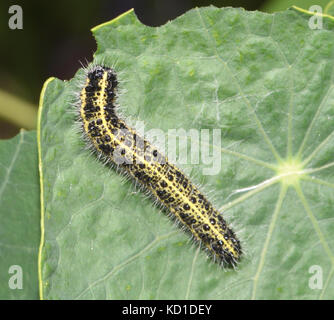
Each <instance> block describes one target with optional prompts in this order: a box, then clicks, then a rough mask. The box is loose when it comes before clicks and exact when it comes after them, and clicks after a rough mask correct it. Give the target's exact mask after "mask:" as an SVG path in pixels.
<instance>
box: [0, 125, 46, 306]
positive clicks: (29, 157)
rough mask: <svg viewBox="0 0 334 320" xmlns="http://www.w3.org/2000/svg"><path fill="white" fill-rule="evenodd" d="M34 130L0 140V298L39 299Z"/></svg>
mask: <svg viewBox="0 0 334 320" xmlns="http://www.w3.org/2000/svg"><path fill="white" fill-rule="evenodd" d="M37 164H38V161H37V143H36V131H31V132H26V131H21V132H20V133H19V134H18V135H17V136H16V137H14V138H12V139H10V140H1V141H0V221H1V223H0V299H6V300H7V299H38V277H37V256H38V246H39V240H40V237H39V236H40V203H39V177H38V165H37Z"/></svg>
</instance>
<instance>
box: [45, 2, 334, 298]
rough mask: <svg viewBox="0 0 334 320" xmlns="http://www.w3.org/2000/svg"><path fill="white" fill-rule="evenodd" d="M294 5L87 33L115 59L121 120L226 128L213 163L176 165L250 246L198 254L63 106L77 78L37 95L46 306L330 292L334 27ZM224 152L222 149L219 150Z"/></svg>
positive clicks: (214, 11) (207, 12) (104, 55)
mask: <svg viewBox="0 0 334 320" xmlns="http://www.w3.org/2000/svg"><path fill="white" fill-rule="evenodd" d="M310 17H311V16H310V15H307V14H305V13H303V12H299V11H297V10H287V11H285V12H282V13H276V14H265V13H261V12H248V11H245V10H242V9H233V8H223V9H218V8H215V7H208V8H201V9H194V10H191V11H189V12H187V13H186V14H184V15H182V16H180V17H179V18H177V19H175V20H174V21H171V22H169V23H167V24H165V25H163V26H161V27H157V28H152V27H148V26H145V25H143V24H142V23H140V22H139V21H138V19H137V17H136V16H135V14H134V12H133V11H130V12H127V13H126V14H124V15H122V16H120V17H119V18H117V19H115V20H113V21H111V22H108V23H105V24H103V25H101V26H98V27H96V28H94V29H93V34H94V36H95V38H96V40H97V44H98V50H97V52H96V54H95V58H94V63H102V62H103V64H105V65H108V66H115V69H116V71H117V72H118V73H119V76H120V79H121V80H122V81H121V87H122V89H125V90H124V91H123V92H122V94H121V96H120V97H119V104H120V106H121V107H120V108H121V112H122V115H123V116H124V117H125V118H126V120H127V121H129V122H130V123H131V124H134V123H135V122H136V121H143V122H144V123H145V132H147V131H148V130H150V129H154V128H156V129H161V130H164V132H165V134H166V137H167V135H168V130H170V129H180V128H182V129H184V130H185V131H186V132H189V130H190V129H196V130H201V129H210V132H211V135H212V132H213V129H219V130H220V133H221V143H220V144H214V145H212V144H213V141H214V140H212V139H210V141H208V143H210V144H211V147H212V150H211V152H213V154H215V156H216V158H215V159H216V160H217V154H218V155H219V157H218V159H219V165H220V170H218V172H217V173H216V174H214V175H204V174H203V169H205V168H208V167H210V166H212V164H205V163H204V162H203V161H202V160H201V159H200V163H199V164H185V165H180V167H181V168H182V169H184V170H186V171H187V172H188V173H191V174H192V175H191V176H192V177H194V180H195V181H196V182H198V183H199V184H200V185H201V187H200V188H201V190H203V192H204V193H206V194H209V195H211V199H212V200H213V203H214V204H215V205H216V206H217V207H218V208H221V210H222V212H223V215H224V216H225V217H226V219H227V221H229V222H230V223H232V226H233V228H234V230H235V231H236V232H237V233H238V234H239V237H240V239H241V241H242V246H243V249H244V254H243V257H242V259H241V261H240V263H239V264H238V267H237V268H236V269H233V268H225V269H224V268H221V267H219V266H218V265H217V264H215V263H213V262H212V261H211V260H210V259H207V257H206V254H205V252H203V251H201V250H198V249H197V247H196V246H194V245H192V242H191V241H190V240H189V239H190V237H189V235H187V234H185V233H183V232H182V231H181V230H180V229H178V228H177V227H176V226H175V225H174V224H173V222H171V220H170V219H169V218H168V217H167V216H166V214H164V213H163V212H161V210H160V209H159V208H157V207H155V206H154V205H153V202H152V200H151V199H150V198H147V197H145V196H144V195H143V193H142V192H141V191H140V190H138V189H136V188H135V187H134V185H133V183H132V182H131V181H125V180H124V177H122V176H121V175H120V174H118V173H117V172H116V171H114V170H112V169H110V168H109V167H107V166H105V165H103V164H102V163H101V162H99V161H98V160H97V159H96V158H95V156H94V155H92V154H91V153H90V152H89V151H87V149H85V144H84V142H83V141H82V138H81V135H80V133H78V130H77V128H78V124H76V123H75V122H76V116H75V113H74V112H73V107H72V106H71V101H72V100H73V96H74V94H75V93H78V83H80V81H82V80H80V79H82V77H83V75H84V71H83V70H79V71H78V73H77V74H76V75H75V76H74V78H73V79H72V80H70V81H68V82H63V81H60V80H58V79H50V80H49V81H48V82H47V83H46V85H45V88H44V89H45V90H43V93H42V99H41V102H42V104H41V110H40V112H41V113H40V131H39V135H40V145H39V147H40V148H41V163H40V166H41V169H42V171H41V172H42V181H43V185H42V186H41V188H42V191H43V203H44V204H43V207H42V216H43V219H44V222H43V230H42V231H43V233H44V239H43V250H42V255H41V263H40V265H39V267H40V270H41V276H42V277H41V278H42V279H41V280H42V282H41V284H40V285H41V292H42V297H43V298H45V299H249V298H254V299H313V298H321V299H328V298H332V297H333V294H334V279H333V274H334V254H333V250H334V247H333V245H334V243H333V240H334V236H333V234H334V219H333V217H334V212H333V205H334V197H333V195H334V162H333V161H334V108H333V106H334V86H333V68H334V29H333V28H334V20H333V19H331V18H330V17H325V18H324V21H323V29H321V30H312V29H310V28H309V25H308V21H309V19H310ZM217 150H218V152H217Z"/></svg>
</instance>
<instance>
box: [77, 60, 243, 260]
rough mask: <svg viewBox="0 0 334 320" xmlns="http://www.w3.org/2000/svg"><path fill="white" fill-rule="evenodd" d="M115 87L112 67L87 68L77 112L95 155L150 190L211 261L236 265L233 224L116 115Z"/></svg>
mask: <svg viewBox="0 0 334 320" xmlns="http://www.w3.org/2000/svg"><path fill="white" fill-rule="evenodd" d="M117 92H118V79H117V75H116V72H115V70H114V69H113V68H110V67H106V66H102V65H95V66H94V67H92V68H89V69H88V70H87V73H86V78H85V81H84V84H83V86H82V88H81V91H80V94H79V95H80V98H79V112H78V117H79V122H80V125H81V127H82V132H83V136H84V138H85V140H86V141H87V142H88V144H89V145H90V146H91V147H92V148H93V150H94V152H95V153H96V154H97V155H98V156H99V157H101V158H103V159H105V160H106V161H107V162H110V163H112V164H115V165H116V166H117V168H120V169H121V171H122V172H124V173H126V174H128V175H129V176H130V177H132V178H133V179H134V180H135V181H136V182H138V183H139V185H141V186H143V187H144V188H145V189H146V190H148V191H149V192H150V194H151V195H152V196H153V197H154V198H155V199H156V201H157V202H158V203H159V204H161V205H162V207H164V208H165V209H166V210H168V211H169V212H170V214H171V215H172V216H173V217H174V218H175V219H176V220H177V221H178V222H179V223H180V224H181V225H182V226H183V227H184V229H186V230H188V231H190V232H191V234H192V235H193V237H194V239H195V240H197V241H198V242H200V244H204V248H206V249H207V251H208V253H209V255H211V256H213V257H214V260H215V261H219V262H220V263H221V264H222V265H223V264H227V265H232V266H235V265H236V263H237V262H238V260H239V258H240V255H241V253H242V250H241V245H240V241H239V240H238V239H237V237H236V235H235V233H234V232H233V230H232V229H231V228H230V227H229V226H228V224H227V223H226V221H225V220H224V218H223V217H222V215H221V214H220V213H219V212H218V210H217V209H215V208H214V207H213V206H212V204H211V203H210V202H209V201H208V199H207V198H206V197H205V196H204V195H203V194H202V193H201V192H200V191H199V190H198V188H197V187H196V186H195V185H194V184H193V183H192V182H191V181H190V179H189V178H188V177H187V176H186V175H185V174H184V173H183V172H182V171H181V170H180V169H179V168H177V167H176V166H175V165H174V164H172V163H170V162H169V161H168V159H167V157H166V156H164V155H163V154H162V153H160V152H159V151H158V150H157V148H156V147H154V146H153V145H151V143H150V142H149V141H147V140H146V139H144V138H143V137H141V136H139V135H138V134H137V133H136V132H135V130H134V129H133V128H130V127H129V126H128V125H127V124H126V122H125V121H124V120H123V119H121V118H120V117H119V116H118V113H117V102H116V100H117Z"/></svg>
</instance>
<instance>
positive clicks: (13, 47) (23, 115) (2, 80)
mask: <svg viewBox="0 0 334 320" xmlns="http://www.w3.org/2000/svg"><path fill="white" fill-rule="evenodd" d="M328 2H329V0H318V1H314V0H211V1H209V0H208V1H206V0H168V1H167V0H165V1H163V0H137V1H136V0H100V1H97V0H95V1H94V0H89V1H77V0H58V1H41V0H29V1H27V0H26V1H22V0H21V1H20V0H15V1H7V0H1V2H0V39H1V45H0V46H1V50H0V139H5V138H10V137H12V136H14V135H16V134H17V133H18V131H19V130H20V128H21V127H23V128H25V129H34V128H35V126H36V114H37V106H38V99H39V94H40V91H41V88H42V85H43V82H44V81H45V80H46V79H47V78H48V77H50V76H55V77H57V78H60V79H62V80H66V79H70V78H72V77H73V75H74V73H75V72H76V70H77V69H78V68H80V67H81V65H80V62H83V63H86V61H91V60H92V56H93V53H94V51H95V50H96V43H95V40H94V38H93V36H92V34H91V32H90V29H91V28H92V27H94V26H96V25H98V24H100V23H103V22H106V21H109V20H111V19H113V18H115V17H117V16H118V15H119V14H121V13H123V12H125V11H127V10H129V9H131V8H134V9H135V13H136V15H137V16H138V18H139V20H140V21H141V22H142V23H144V24H146V25H150V26H158V25H161V24H164V23H165V22H167V21H168V20H171V19H174V18H175V17H177V16H179V15H181V14H183V13H184V12H186V11H187V10H189V9H191V8H194V7H201V6H207V5H210V4H212V5H215V6H217V7H225V6H233V7H243V8H245V9H247V10H262V11H267V12H275V11H281V10H285V9H286V8H288V7H290V6H292V5H293V4H295V5H297V6H299V7H302V8H304V9H308V8H309V7H310V6H311V5H315V4H317V5H320V6H322V8H323V10H324V11H325V9H326V5H327V8H329V6H328ZM333 2H334V1H331V3H333ZM12 5H19V6H21V7H22V10H23V29H22V30H11V29H10V28H9V27H8V20H9V18H10V17H11V16H12V14H10V13H9V12H8V10H9V7H10V6H12ZM333 7H334V6H333Z"/></svg>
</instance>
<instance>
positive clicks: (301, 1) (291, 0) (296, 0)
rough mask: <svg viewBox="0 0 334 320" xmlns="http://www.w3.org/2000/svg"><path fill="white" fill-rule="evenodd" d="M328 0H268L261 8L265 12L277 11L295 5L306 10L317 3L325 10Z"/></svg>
mask: <svg viewBox="0 0 334 320" xmlns="http://www.w3.org/2000/svg"><path fill="white" fill-rule="evenodd" d="M328 2H329V0H317V1H314V0H270V1H266V2H265V3H264V5H263V6H261V10H263V11H267V12H277V11H283V10H285V9H288V8H289V7H292V6H297V7H300V8H303V9H305V10H308V9H309V8H310V7H312V6H314V5H317V6H321V7H322V10H323V11H325V8H326V5H327V4H328Z"/></svg>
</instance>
